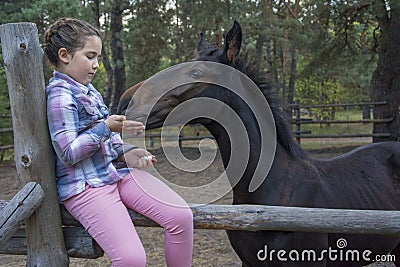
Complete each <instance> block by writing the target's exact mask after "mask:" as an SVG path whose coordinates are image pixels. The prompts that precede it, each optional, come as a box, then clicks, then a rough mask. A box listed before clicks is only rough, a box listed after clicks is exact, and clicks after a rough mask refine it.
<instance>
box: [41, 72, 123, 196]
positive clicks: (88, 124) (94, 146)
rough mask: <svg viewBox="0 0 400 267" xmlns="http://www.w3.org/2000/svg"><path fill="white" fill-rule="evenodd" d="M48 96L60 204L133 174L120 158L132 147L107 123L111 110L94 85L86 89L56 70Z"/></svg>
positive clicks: (47, 88) (48, 112)
mask: <svg viewBox="0 0 400 267" xmlns="http://www.w3.org/2000/svg"><path fill="white" fill-rule="evenodd" d="M46 97H47V119H48V126H49V131H50V137H51V141H52V145H53V148H54V151H55V153H56V156H57V157H56V176H57V188H58V197H59V200H60V201H64V200H66V199H68V198H70V197H72V196H74V195H77V194H79V193H81V192H82V191H84V190H85V185H86V184H88V185H89V186H92V187H98V186H103V185H107V184H111V183H114V182H116V181H118V180H120V179H121V178H122V177H124V176H125V175H126V174H128V173H129V169H128V168H126V165H125V164H121V162H118V158H119V156H121V155H122V154H123V150H124V147H125V146H130V145H128V144H124V143H123V141H122V140H121V137H120V135H119V134H118V133H115V132H111V131H110V129H109V128H108V126H107V124H106V123H105V122H104V120H105V119H106V118H107V117H108V115H109V111H108V109H107V107H106V106H105V104H104V101H103V98H102V97H101V95H100V93H99V92H98V91H97V90H96V89H95V88H94V87H93V86H92V85H91V84H88V85H87V86H84V85H82V84H80V83H78V82H76V81H75V80H73V79H72V78H71V77H69V76H67V75H65V74H62V73H60V72H57V71H55V72H54V77H53V78H51V79H50V83H49V85H48V86H47V87H46ZM121 165H122V167H121V168H118V167H117V166H121Z"/></svg>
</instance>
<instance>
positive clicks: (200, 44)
mask: <svg viewBox="0 0 400 267" xmlns="http://www.w3.org/2000/svg"><path fill="white" fill-rule="evenodd" d="M205 45H206V40H205V39H204V34H203V33H202V32H201V33H200V36H199V42H198V43H197V51H200V50H202V49H203V48H204V46H205Z"/></svg>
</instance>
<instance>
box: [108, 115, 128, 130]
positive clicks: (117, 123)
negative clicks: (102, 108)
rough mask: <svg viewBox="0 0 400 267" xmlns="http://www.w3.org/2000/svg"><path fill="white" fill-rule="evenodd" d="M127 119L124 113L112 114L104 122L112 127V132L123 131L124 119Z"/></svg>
mask: <svg viewBox="0 0 400 267" xmlns="http://www.w3.org/2000/svg"><path fill="white" fill-rule="evenodd" d="M125 120H126V118H125V116H124V115H111V116H109V117H108V118H107V119H106V120H105V121H104V122H105V123H106V124H107V126H108V128H110V130H111V132H119V133H120V132H122V127H123V126H124V121H125Z"/></svg>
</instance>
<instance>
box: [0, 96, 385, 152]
mask: <svg viewBox="0 0 400 267" xmlns="http://www.w3.org/2000/svg"><path fill="white" fill-rule="evenodd" d="M378 105H386V102H361V103H346V104H320V105H301V104H299V103H298V102H296V104H293V105H291V106H290V107H291V109H292V111H293V114H294V118H292V119H291V120H290V121H289V122H290V123H291V124H292V125H294V126H295V129H294V134H295V136H296V139H297V140H298V142H300V141H301V139H309V138H315V139H322V138H358V137H390V133H372V132H371V133H353V134H350V133H344V134H313V133H312V132H311V131H308V130H303V129H302V127H301V126H302V125H306V124H319V125H331V124H360V123H362V124H374V123H391V122H392V121H393V118H388V119H371V118H370V117H369V116H368V117H367V118H365V117H364V118H363V119H357V120H348V119H345V120H326V119H325V120H317V119H312V118H301V111H302V110H304V109H312V108H318V109H327V108H338V107H340V108H348V107H359V108H362V109H360V112H361V110H363V113H364V116H365V114H366V111H365V109H366V107H367V110H368V113H367V114H370V112H371V110H372V109H373V108H374V107H375V106H378ZM9 118H11V116H5V115H4V116H0V119H9ZM185 127H192V126H185ZM195 127H196V126H195ZM12 131H13V129H12V127H8V128H0V134H2V133H10V132H12ZM203 138H211V139H213V138H214V137H213V136H212V135H209V133H207V134H206V135H205V134H204V133H200V132H197V133H196V134H194V135H185V134H184V131H181V133H180V134H179V146H180V147H181V146H182V142H183V141H193V140H201V139H203ZM160 139H161V134H158V133H150V134H146V143H147V144H148V145H149V147H154V144H155V140H160ZM12 148H14V145H13V144H8V145H3V146H0V151H1V150H7V149H12Z"/></svg>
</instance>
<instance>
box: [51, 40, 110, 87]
mask: <svg viewBox="0 0 400 267" xmlns="http://www.w3.org/2000/svg"><path fill="white" fill-rule="evenodd" d="M101 47H102V44H101V39H100V38H99V37H98V36H90V37H89V38H88V39H87V40H86V43H85V46H84V47H83V48H81V49H80V50H77V51H75V52H74V53H71V52H69V51H67V50H66V49H65V48H61V49H60V50H59V51H58V57H59V60H60V63H59V64H58V66H57V70H58V71H60V72H62V73H64V74H66V75H68V76H70V77H71V78H73V79H74V80H75V81H77V82H79V83H81V84H83V85H87V84H88V83H90V82H91V81H92V79H93V77H94V75H95V74H96V71H97V69H98V68H99V62H98V59H99V56H100V55H101Z"/></svg>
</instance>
